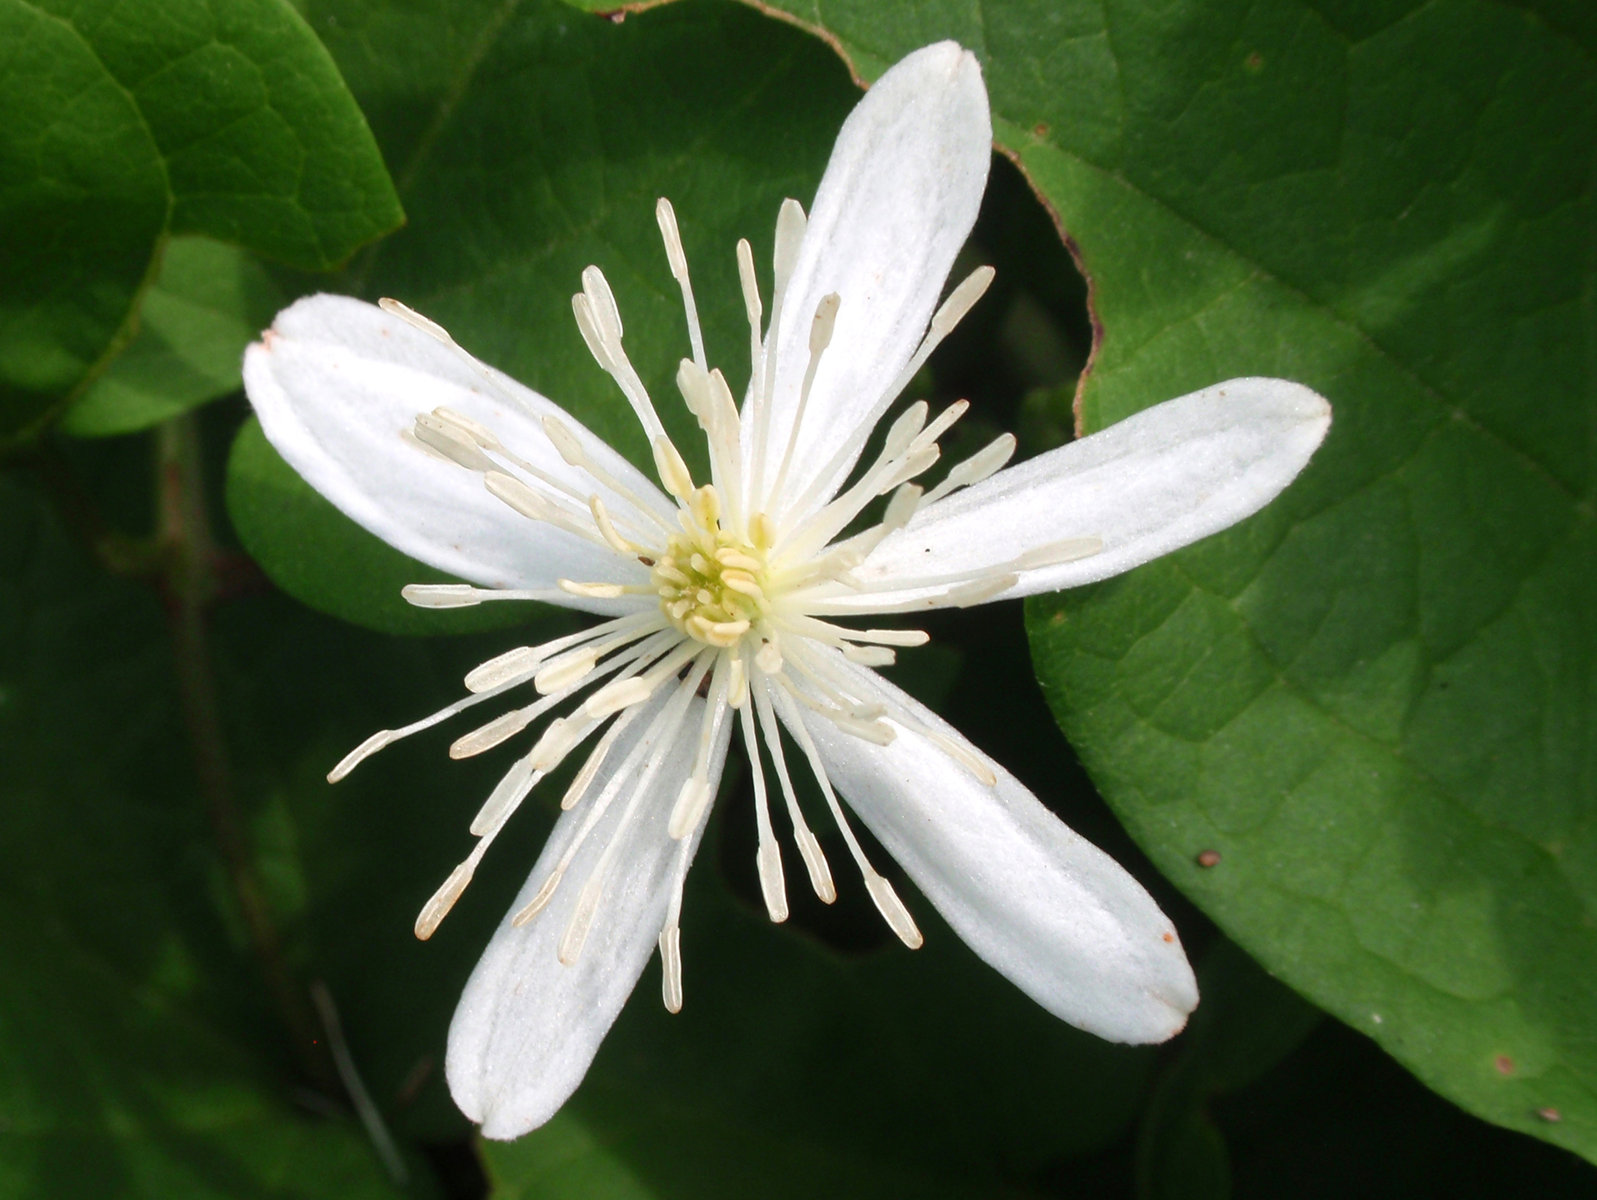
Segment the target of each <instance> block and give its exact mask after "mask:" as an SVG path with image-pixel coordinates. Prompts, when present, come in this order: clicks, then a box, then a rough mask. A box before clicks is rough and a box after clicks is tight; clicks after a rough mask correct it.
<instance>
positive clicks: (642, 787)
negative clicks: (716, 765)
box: [556, 667, 705, 966]
mask: <svg viewBox="0 0 1597 1200" xmlns="http://www.w3.org/2000/svg"><path fill="white" fill-rule="evenodd" d="M704 672H705V668H703V667H701V668H700V669H699V670H697V671H694V672H689V675H688V678H687V679H686V680H684V681H683V683H682V685H681V686H680V687H679V688H678V689H677V692H676V694H675V695H673V696H672V697H671V699H670V700H669V701H667V702H666V704H665V706H664V707H663V708H662V709H661V710H660V712H659V713H658V714H657V715H656V716H655V719H654V721H653V722H652V723H651V724H650V726H649V728H648V730H646V731H645V733H644V735H643V737H642V738H640V739H639V740H638V743H637V745H635V746H633V747H632V749H631V751H629V752H628V754H627V756H626V758H625V759H623V760H622V762H621V765H620V767H618V768H617V769H616V773H615V775H613V776H612V777H611V779H610V781H609V783H607V784H606V785H605V788H604V790H603V791H602V792H601V793H600V794H599V798H598V800H596V801H595V802H594V804H593V805H592V807H591V808H590V809H589V812H588V816H587V818H586V819H585V820H584V821H583V823H582V827H581V828H580V829H578V831H577V835H576V837H575V838H573V839H572V842H571V844H570V845H569V846H567V847H566V851H565V853H564V854H562V855H561V856H560V862H559V863H558V864H557V866H556V870H557V872H559V873H561V874H563V873H564V872H565V870H566V868H568V867H569V866H570V865H571V862H572V861H573V860H574V858H575V857H576V853H577V851H578V849H579V848H580V847H581V845H582V843H583V841H584V840H585V839H586V838H587V836H588V834H590V833H591V832H592V831H593V828H594V826H595V825H597V823H598V821H599V819H600V818H601V817H602V816H603V815H604V813H605V810H606V809H607V808H608V807H609V806H610V804H611V802H612V801H613V800H614V798H615V796H616V794H617V792H618V791H619V790H620V789H621V788H622V787H623V786H624V785H627V784H629V783H630V785H631V789H632V790H631V795H630V796H629V798H628V800H627V806H626V808H625V810H623V812H622V813H621V816H620V817H619V818H618V819H617V821H616V826H615V828H614V829H613V830H612V831H611V833H610V840H609V842H608V843H606V845H605V847H604V849H603V850H602V851H600V853H599V861H598V862H597V863H595V864H594V866H593V869H592V870H591V871H590V872H589V874H588V879H587V882H586V883H584V884H583V888H582V894H581V895H580V896H578V898H577V903H576V908H575V911H574V912H573V913H572V915H571V920H570V922H569V923H568V924H567V926H566V930H565V933H564V934H563V935H562V936H561V939H560V947H559V951H558V957H559V959H560V961H561V962H562V963H565V964H566V965H567V966H569V965H571V964H572V963H574V962H576V960H577V957H578V956H579V955H580V954H581V953H582V945H583V942H584V941H585V940H586V938H587V935H588V926H589V923H590V922H591V921H592V919H593V912H594V910H595V909H596V908H597V907H598V904H599V897H600V895H601V894H602V890H603V887H604V880H605V878H606V876H607V875H608V873H609V870H610V863H611V860H612V859H613V858H614V856H615V853H616V847H617V846H619V845H620V844H621V841H622V837H623V835H624V833H625V831H626V828H627V825H628V824H629V823H630V822H631V821H632V819H633V817H634V816H635V815H636V813H637V810H638V806H639V805H640V804H641V803H642V802H643V799H644V797H646V796H647V795H648V794H649V789H650V786H651V785H652V783H653V781H654V777H655V776H656V775H657V774H658V773H659V771H660V767H661V765H662V764H663V763H664V762H665V759H666V756H665V755H664V754H660V753H655V754H652V755H651V754H650V753H649V752H650V751H651V750H652V749H653V748H654V747H655V746H656V745H658V744H659V743H660V742H661V741H670V740H674V739H675V736H676V732H677V729H678V728H679V727H680V725H681V723H682V719H683V717H684V716H685V715H686V712H687V706H688V701H689V700H691V699H692V698H693V694H694V692H696V691H697V690H698V686H699V680H701V679H703V677H704ZM645 756H647V757H646V761H645V763H644V767H643V771H642V773H641V774H640V775H639V776H638V777H637V778H636V779H635V780H634V779H632V778H631V774H632V772H633V770H635V769H636V767H637V764H638V762H639V760H640V759H644V758H645Z"/></svg>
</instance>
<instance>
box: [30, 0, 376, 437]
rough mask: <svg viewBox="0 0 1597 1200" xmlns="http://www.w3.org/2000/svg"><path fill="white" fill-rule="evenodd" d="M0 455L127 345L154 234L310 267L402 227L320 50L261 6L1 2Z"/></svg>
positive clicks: (274, 9)
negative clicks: (232, 246)
mask: <svg viewBox="0 0 1597 1200" xmlns="http://www.w3.org/2000/svg"><path fill="white" fill-rule="evenodd" d="M0 46H4V47H5V50H4V52H3V57H0V62H3V64H4V65H3V69H0V118H3V119H4V121H5V125H6V130H7V136H6V139H5V141H4V143H3V145H0V262H4V264H5V274H6V288H5V291H4V294H3V298H0V438H3V437H7V436H12V435H16V434H18V433H19V432H22V431H26V430H28V429H30V428H31V427H33V426H35V425H36V424H37V423H38V422H39V421H40V420H41V419H42V418H43V417H44V416H46V415H47V414H48V413H49V412H50V411H52V410H53V409H55V408H57V407H58V406H59V405H60V403H61V401H62V400H63V398H66V397H70V396H73V395H75V394H76V393H77V392H79V391H80V390H81V389H82V388H83V387H84V386H85V385H86V384H87V383H88V382H89V381H91V380H92V379H93V378H94V376H95V375H96V374H97V373H98V372H99V371H100V370H101V369H102V368H103V367H104V365H105V363H106V362H107V361H108V360H109V358H110V357H111V356H112V355H113V354H114V353H115V351H116V350H117V349H118V348H120V346H121V345H123V344H124V343H125V342H126V341H127V340H128V338H129V337H130V336H131V335H132V331H133V315H134V312H135V310H136V308H137V305H138V301H139V298H140V295H141V293H142V291H143V290H144V289H145V287H146V286H147V285H148V284H149V282H150V280H151V279H152V278H153V276H154V273H155V270H156V266H157V262H158V258H159V253H158V252H159V249H160V246H161V243H162V241H163V239H164V238H165V237H166V235H168V234H183V233H195V234H204V235H206V236H209V237H213V238H217V239H219V240H222V241H227V242H233V243H236V244H238V245H241V246H244V247H246V248H248V249H250V250H253V251H255V252H257V253H260V254H263V255H266V256H267V257H270V258H274V259H279V260H281V261H283V262H285V263H289V264H292V265H294V266H299V267H304V268H308V269H325V268H327V267H330V266H333V265H334V264H336V263H338V262H340V261H341V260H343V259H344V258H345V257H347V256H348V255H349V253H350V252H351V251H353V250H354V249H355V248H356V247H357V246H359V245H361V244H362V243H364V242H367V241H370V240H371V239H372V238H374V237H376V236H378V235H379V234H381V233H383V232H385V231H387V230H389V229H392V228H393V227H394V226H395V225H397V224H398V223H399V221H400V220H401V213H400V210H399V206H398V202H397V200H396V199H395V197H394V193H393V189H392V186H391V184H390V183H389V180H388V176H387V172H386V171H385V170H384V167H383V163H382V160H381V158H380V157H379V155H378V153H377V148H376V146H375V144H374V143H373V141H372V138H371V134H370V132H369V131H368V130H367V128H366V125H365V122H364V120H363V119H362V117H361V114H360V112H359V110H358V109H357V108H356V107H355V105H354V102H353V101H352V99H351V98H350V96H349V93H348V92H347V91H346V90H345V88H344V85H343V82H342V81H341V80H340V78H339V76H338V72H337V71H336V69H335V68H334V67H333V64H332V61H331V60H330V59H329V58H328V56H327V53H326V51H325V50H323V49H322V47H321V45H320V44H319V43H318V42H317V40H316V38H315V37H314V36H313V35H312V34H311V32H310V30H309V29H308V28H307V27H306V26H305V24H304V22H303V21H302V20H301V19H300V18H299V17H298V16H297V15H296V14H295V13H294V11H293V10H292V9H291V8H289V7H288V6H287V5H285V4H282V3H278V2H276V0H234V2H231V3H227V4H220V5H216V4H210V3H207V2H206V0H160V2H157V0H140V2H137V3H123V4H113V3H110V2H109V0H92V2H90V3H67V2H65V0H0Z"/></svg>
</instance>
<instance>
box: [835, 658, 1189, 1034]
mask: <svg viewBox="0 0 1597 1200" xmlns="http://www.w3.org/2000/svg"><path fill="white" fill-rule="evenodd" d="M842 669H844V670H846V671H848V673H849V674H850V675H851V676H852V677H853V679H854V681H855V683H856V684H857V688H858V691H859V694H860V695H861V697H862V698H863V699H864V700H866V701H867V702H876V703H880V704H882V705H884V706H885V707H886V708H887V711H888V713H889V716H891V714H892V713H893V712H895V711H896V712H907V713H908V714H909V715H910V716H911V717H912V718H913V719H914V720H916V721H919V722H921V723H923V724H924V725H926V726H929V727H931V728H932V729H934V730H936V731H937V732H938V733H940V734H941V735H942V736H943V737H945V738H950V739H954V740H955V741H957V742H959V743H961V744H962V745H963V746H965V747H968V748H969V752H970V753H971V754H973V755H975V756H976V758H977V760H978V761H979V762H981V763H982V764H984V765H985V766H986V767H987V768H988V769H989V770H990V771H991V773H992V775H993V776H994V777H996V782H993V783H985V782H983V781H982V780H981V779H978V778H977V776H976V775H975V773H973V772H972V771H971V770H970V769H969V768H968V767H966V766H964V765H962V764H960V763H959V762H957V761H955V760H954V759H953V758H951V757H950V756H949V754H948V753H947V752H946V751H945V750H943V749H942V748H940V747H939V746H938V745H937V744H936V743H935V742H934V741H933V740H931V739H930V738H928V737H926V736H925V735H924V734H922V733H917V732H915V731H914V730H911V729H905V728H902V727H900V728H899V730H898V736H897V737H895V738H894V739H893V740H892V741H891V742H890V743H889V744H887V745H886V746H881V745H877V744H875V743H873V742H869V741H865V740H863V739H861V738H857V737H853V736H851V735H850V734H848V733H846V732H844V731H842V730H841V729H839V728H838V727H837V726H836V725H835V724H833V723H832V722H831V721H828V720H827V719H826V718H824V717H821V716H817V715H814V714H812V713H809V712H806V713H805V715H804V721H805V724H806V725H807V726H808V728H809V730H810V734H811V736H812V737H813V738H814V739H815V742H816V745H817V746H818V747H819V748H820V752H821V756H822V758H823V759H824V761H825V764H826V771H827V774H828V776H829V777H830V778H831V780H832V782H833V784H834V785H835V786H836V787H837V789H838V791H839V792H840V793H841V794H842V795H843V796H844V797H845V798H846V799H847V800H848V803H849V805H850V807H852V808H853V810H854V811H855V812H856V813H858V814H859V817H860V819H861V820H862V821H864V822H865V824H866V825H867V826H868V827H869V828H870V831H871V832H872V833H874V834H875V835H876V838H877V840H878V841H880V842H881V843H882V845H883V847H885V848H886V849H887V851H888V853H890V854H891V855H892V856H893V857H894V858H895V859H897V860H898V863H899V865H900V866H902V867H903V868H904V870H905V872H906V873H907V874H908V875H909V877H910V879H912V880H913V881H914V882H915V885H916V886H917V887H918V888H919V889H920V890H921V892H922V894H924V895H925V897H926V898H927V899H928V900H930V901H931V902H932V904H933V905H935V906H936V908H937V910H938V911H939V912H940V913H942V914H943V917H944V919H945V920H947V921H948V923H949V924H950V925H951V926H953V928H954V931H955V932H956V933H958V934H959V936H960V937H962V938H963V939H964V940H965V941H966V942H967V943H968V944H969V945H970V947H971V949H973V950H975V951H976V953H977V954H979V955H981V957H982V958H984V959H986V960H987V962H989V963H990V964H992V966H994V967H996V968H997V969H998V970H999V971H1001V972H1003V974H1005V975H1007V976H1008V977H1009V978H1010V979H1011V980H1013V981H1014V982H1015V983H1016V984H1017V985H1018V986H1019V987H1020V988H1021V990H1022V991H1024V992H1025V993H1026V994H1027V995H1028V996H1030V997H1032V999H1034V1000H1036V1001H1037V1002H1038V1003H1039V1004H1041V1005H1042V1006H1043V1007H1044V1008H1046V1009H1047V1010H1048V1011H1049V1012H1051V1013H1053V1014H1054V1015H1055V1016H1057V1017H1059V1018H1061V1019H1063V1020H1065V1021H1068V1022H1070V1023H1071V1024H1072V1025H1075V1026H1077V1027H1078V1028H1081V1029H1085V1030H1087V1031H1088V1032H1090V1033H1094V1034H1097V1035H1098V1036H1099V1037H1102V1038H1107V1039H1108V1040H1110V1041H1115V1042H1162V1041H1164V1040H1165V1039H1167V1038H1169V1037H1172V1036H1174V1035H1175V1034H1176V1033H1178V1032H1180V1030H1181V1028H1182V1027H1183V1026H1184V1025H1185V1024H1186V1020H1187V1014H1188V1013H1190V1012H1191V1011H1192V1010H1193V1009H1194V1008H1195V1007H1197V1003H1198V989H1197V982H1196V980H1195V979H1194V978H1193V975H1192V968H1191V967H1190V966H1188V965H1187V960H1186V956H1185V954H1183V953H1182V950H1181V943H1180V941H1179V939H1177V937H1176V933H1175V926H1174V925H1173V924H1171V922H1170V920H1169V918H1168V917H1166V916H1165V915H1164V913H1162V912H1160V911H1159V907H1158V905H1156V904H1155V903H1154V902H1153V899H1152V897H1150V896H1149V895H1148V893H1147V892H1146V891H1144V890H1143V888H1142V886H1141V885H1140V884H1139V883H1138V882H1137V881H1136V880H1135V879H1133V878H1132V877H1131V876H1130V875H1128V874H1127V873H1126V871H1125V870H1124V869H1123V868H1121V866H1120V865H1119V864H1118V863H1116V862H1115V861H1114V859H1112V858H1110V857H1109V856H1108V855H1107V854H1105V853H1104V852H1103V851H1101V850H1099V849H1098V848H1097V847H1096V846H1094V845H1092V843H1090V842H1088V841H1087V840H1086V839H1085V838H1082V837H1081V836H1080V835H1078V834H1076V833H1074V832H1072V831H1071V830H1070V828H1069V827H1068V826H1066V825H1065V824H1064V822H1062V821H1060V820H1059V818H1058V817H1056V816H1054V815H1053V814H1052V813H1051V812H1049V811H1048V810H1047V809H1046V808H1044V807H1043V805H1042V804H1041V802H1040V801H1038V800H1037V798H1036V797H1035V796H1033V795H1032V794H1031V793H1030V792H1029V791H1027V790H1026V789H1025V788H1024V787H1022V786H1021V785H1020V783H1018V782H1017V781H1016V780H1015V778H1014V777H1013V776H1012V775H1010V774H1009V773H1008V772H1007V771H1005V770H1004V769H1003V768H1002V767H1001V766H999V765H998V764H997V763H994V762H993V761H992V760H991V759H988V758H986V757H985V756H983V755H982V754H981V752H980V751H978V750H976V749H975V748H974V747H970V746H969V743H968V742H965V741H964V739H963V738H961V737H960V735H959V733H958V732H957V731H955V730H954V729H953V728H952V727H951V726H949V725H947V724H945V723H944V722H943V721H941V720H940V719H939V718H938V717H937V716H936V715H935V714H934V713H932V712H931V711H930V710H929V709H927V708H925V707H923V706H922V705H920V704H918V703H917V702H916V701H914V700H913V699H911V698H910V697H909V696H907V695H905V694H904V693H903V692H901V691H899V690H898V689H897V688H895V687H893V686H892V685H891V684H889V683H888V682H887V681H886V680H884V679H882V678H881V677H880V676H877V675H875V674H874V673H872V672H870V671H866V670H863V669H862V668H859V667H853V666H848V665H847V664H843V668H842Z"/></svg>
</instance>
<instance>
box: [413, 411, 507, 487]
mask: <svg viewBox="0 0 1597 1200" xmlns="http://www.w3.org/2000/svg"><path fill="white" fill-rule="evenodd" d="M415 428H416V440H417V441H418V442H420V443H421V444H422V445H424V446H427V447H429V448H431V449H433V450H436V451H437V452H438V453H439V454H442V455H443V456H444V457H445V458H447V459H448V460H449V461H450V462H452V463H454V464H456V465H457V466H461V467H464V468H466V470H468V471H475V472H478V473H479V474H480V473H482V472H486V471H497V470H498V469H499V467H498V465H497V464H496V463H495V462H494V461H493V459H491V458H489V457H488V456H487V455H486V454H484V453H483V452H482V447H481V446H479V445H478V444H477V443H476V442H475V441H473V440H472V439H471V438H470V437H469V436H467V435H466V434H465V433H464V432H462V431H461V430H460V429H459V428H458V427H456V426H455V425H452V424H450V423H449V422H447V421H443V420H440V419H439V418H438V417H436V416H434V415H433V414H431V413H421V414H420V415H418V416H417V417H416V425H415Z"/></svg>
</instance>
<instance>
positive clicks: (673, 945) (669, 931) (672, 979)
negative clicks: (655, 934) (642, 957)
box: [660, 925, 682, 1013]
mask: <svg viewBox="0 0 1597 1200" xmlns="http://www.w3.org/2000/svg"><path fill="white" fill-rule="evenodd" d="M660 992H661V998H662V999H663V1000H664V1001H665V1010H666V1012H673V1013H678V1012H681V1011H682V930H681V927H680V926H677V925H668V926H666V927H665V928H664V929H662V930H661V931H660Z"/></svg>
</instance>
